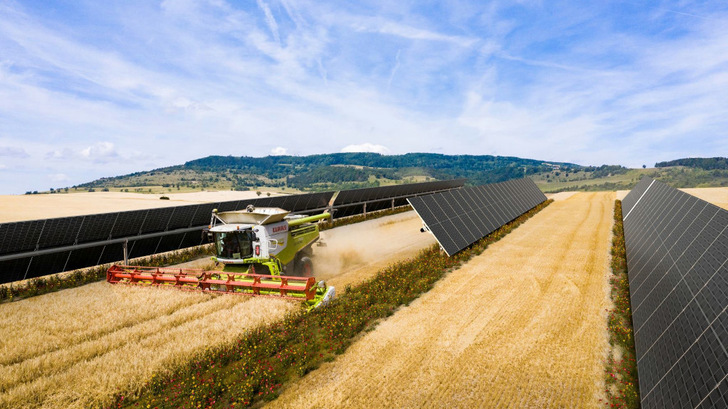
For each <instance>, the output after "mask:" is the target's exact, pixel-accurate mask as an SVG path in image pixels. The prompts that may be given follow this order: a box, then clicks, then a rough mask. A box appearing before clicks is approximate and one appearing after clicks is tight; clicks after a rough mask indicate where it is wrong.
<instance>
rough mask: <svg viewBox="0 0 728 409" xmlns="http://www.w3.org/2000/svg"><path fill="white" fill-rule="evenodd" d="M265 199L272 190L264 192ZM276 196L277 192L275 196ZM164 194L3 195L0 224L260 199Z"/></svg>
mask: <svg viewBox="0 0 728 409" xmlns="http://www.w3.org/2000/svg"><path fill="white" fill-rule="evenodd" d="M262 192H263V193H262V195H263V196H262V197H265V195H266V194H267V192H268V190H262ZM271 194H274V193H271ZM160 196H161V195H149V194H140V193H119V192H94V193H77V194H65V193H56V194H42V195H3V196H0V223H7V222H16V221H22V220H35V219H47V218H51V217H67V216H79V215H84V214H93V213H108V212H118V211H124V210H138V209H150V208H158V207H170V206H183V205H189V204H195V203H209V202H218V201H225V200H241V199H250V198H256V197H258V196H257V194H256V193H255V191H242V192H238V191H230V190H227V191H219V192H195V193H171V194H165V196H167V197H169V200H160V199H159V197H160Z"/></svg>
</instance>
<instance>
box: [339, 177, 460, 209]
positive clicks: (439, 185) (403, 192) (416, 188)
mask: <svg viewBox="0 0 728 409" xmlns="http://www.w3.org/2000/svg"><path fill="white" fill-rule="evenodd" d="M464 184H465V179H453V180H438V181H435V182H421V183H409V184H406V185H394V186H383V187H369V188H363V189H351V190H342V191H341V192H339V195H338V196H336V201H334V206H343V205H347V204H353V203H361V202H369V201H374V200H387V199H391V198H393V197H398V196H411V195H417V194H422V193H428V192H435V191H438V190H446V189H455V188H459V187H462V186H463V185H464Z"/></svg>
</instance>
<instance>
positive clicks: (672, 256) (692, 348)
mask: <svg viewBox="0 0 728 409" xmlns="http://www.w3.org/2000/svg"><path fill="white" fill-rule="evenodd" d="M623 220H624V235H625V245H626V250H627V267H628V277H629V285H630V297H631V304H632V321H633V325H634V337H635V352H636V355H637V369H638V373H639V384H640V395H641V396H640V399H641V403H642V407H643V408H671V407H674V408H698V407H705V408H709V407H716V408H717V407H720V408H725V407H728V378H727V377H728V351H727V350H726V348H727V347H728V264H727V263H726V262H727V261H728V211H726V210H724V209H721V208H719V207H717V206H714V205H712V204H710V203H708V202H705V201H703V200H700V199H698V198H696V197H694V196H691V195H689V194H687V193H684V192H681V191H679V190H676V189H673V188H671V187H669V186H668V185H666V184H664V183H662V182H659V181H656V180H653V179H651V178H647V177H644V178H642V180H641V181H640V182H639V183H638V184H637V186H636V187H635V188H634V189H633V190H632V191H631V192H630V193H629V194H628V195H627V196H626V197H625V199H624V201H623Z"/></svg>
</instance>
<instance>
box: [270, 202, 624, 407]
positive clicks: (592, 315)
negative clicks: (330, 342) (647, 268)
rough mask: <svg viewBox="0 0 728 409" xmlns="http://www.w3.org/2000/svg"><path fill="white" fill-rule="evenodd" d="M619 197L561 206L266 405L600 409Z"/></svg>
mask: <svg viewBox="0 0 728 409" xmlns="http://www.w3.org/2000/svg"><path fill="white" fill-rule="evenodd" d="M614 196H615V195H614V193H580V194H576V195H573V196H571V197H569V198H568V199H566V200H562V201H557V202H555V203H553V204H552V205H550V206H549V207H547V208H546V209H544V210H543V211H542V212H541V213H539V214H537V215H536V216H535V217H534V218H533V219H531V220H529V221H528V222H526V223H525V224H524V225H523V226H521V227H519V228H518V229H516V230H515V231H513V232H512V233H511V234H510V235H508V236H507V237H506V238H504V239H503V240H501V241H500V242H498V243H496V244H495V245H493V246H492V247H490V248H489V249H488V250H486V251H485V252H484V253H483V254H481V255H480V256H478V257H476V258H474V259H472V260H471V261H470V262H468V263H467V264H466V265H465V266H463V267H462V268H461V269H459V270H457V271H454V272H452V273H450V274H449V275H448V276H447V277H445V278H443V279H442V280H441V281H440V282H439V283H438V284H437V285H436V286H435V288H433V289H432V290H431V291H430V292H428V293H427V294H425V295H424V296H422V297H421V298H420V299H418V300H417V301H415V302H413V303H412V304H410V306H409V307H405V308H403V309H402V310H400V311H399V312H397V313H396V314H395V315H393V316H392V317H390V318H389V319H387V320H386V321H384V322H382V323H381V324H380V325H379V326H378V327H377V328H376V329H375V330H374V331H372V332H370V333H368V334H367V335H366V336H364V338H362V339H361V340H360V341H358V342H356V343H355V344H354V345H353V346H352V347H351V348H350V349H349V350H348V351H347V352H346V353H345V354H344V355H342V356H340V357H338V358H337V359H336V361H334V362H332V363H329V364H325V365H324V366H322V367H321V368H320V369H318V370H316V371H314V372H312V373H310V374H309V375H307V376H306V377H304V378H303V379H302V380H300V381H299V382H297V383H296V384H294V385H292V386H291V387H290V388H288V389H287V390H286V391H285V392H284V393H283V395H282V396H281V397H280V398H279V399H277V400H276V401H274V402H272V403H271V405H270V406H271V407H318V408H333V407H349V408H359V407H399V408H420V407H435V408H439V407H462V408H474V407H514V408H524V407H534V408H543V407H559V408H561V407H573V408H584V407H598V406H600V405H599V403H598V399H600V398H601V397H602V392H601V391H602V390H603V388H604V386H603V385H604V383H603V376H604V375H603V368H604V367H603V359H604V358H605V356H606V351H607V346H608V342H607V333H606V315H605V312H604V310H605V308H606V305H607V291H608V286H607V279H606V277H607V271H608V249H609V241H610V239H611V223H612V209H613V202H614Z"/></svg>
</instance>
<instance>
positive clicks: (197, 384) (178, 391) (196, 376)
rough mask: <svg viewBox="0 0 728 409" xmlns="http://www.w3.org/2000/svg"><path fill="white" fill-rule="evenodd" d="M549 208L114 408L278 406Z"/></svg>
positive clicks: (157, 381)
mask: <svg viewBox="0 0 728 409" xmlns="http://www.w3.org/2000/svg"><path fill="white" fill-rule="evenodd" d="M551 202H552V200H548V201H545V202H543V203H541V204H540V205H538V206H536V207H535V208H533V209H531V210H530V211H528V212H527V213H525V214H524V215H522V216H520V217H519V218H517V219H516V220H514V221H512V222H510V223H508V224H507V225H505V226H503V227H501V228H500V229H498V230H496V231H495V232H493V233H491V234H489V235H488V236H486V237H484V238H483V239H481V240H479V241H478V242H477V243H475V244H473V245H472V246H471V247H469V248H468V249H466V250H464V251H462V252H460V253H458V254H456V255H455V256H454V257H448V256H447V255H446V254H444V253H443V252H441V251H440V250H439V249H438V247H437V246H433V247H431V248H429V249H426V250H423V251H422V252H421V253H420V254H419V255H418V256H417V257H415V258H413V259H409V260H406V261H402V262H398V263H396V264H393V265H391V266H389V267H387V268H385V269H384V270H382V271H380V272H379V273H378V274H377V275H376V276H375V277H374V278H372V279H370V280H368V281H366V282H364V283H362V284H359V285H357V286H355V287H353V288H352V287H347V288H346V290H345V291H344V294H342V295H341V296H340V297H338V298H336V299H335V300H334V301H333V302H332V303H331V304H330V305H329V306H327V307H326V308H321V309H318V310H315V311H313V312H311V313H304V312H298V313H294V314H290V315H288V316H286V317H285V318H284V319H283V320H281V321H278V322H276V323H273V324H269V325H265V326H261V327H258V328H256V329H254V330H251V331H250V332H248V333H246V334H245V335H243V336H242V337H241V338H240V339H238V340H237V341H236V342H234V343H232V344H230V345H227V346H224V347H220V348H215V349H210V350H207V351H204V352H201V353H200V354H198V355H197V356H194V357H192V358H191V360H190V362H188V363H187V364H185V365H183V366H181V367H179V368H176V369H172V371H171V372H170V373H169V374H168V375H164V376H161V377H154V378H153V379H152V380H150V381H149V382H148V383H147V384H146V386H145V387H144V388H143V390H142V393H141V397H139V398H137V399H129V398H128V397H124V396H118V397H117V401H116V403H115V404H114V405H112V406H111V407H142V408H147V407H151V408H155V407H157V408H211V407H216V408H217V407H220V408H227V407H241V406H243V407H247V406H251V405H259V404H260V403H262V402H265V401H269V400H273V399H275V398H276V397H278V394H279V392H280V391H281V388H282V387H283V385H284V384H286V383H289V382H293V381H295V380H296V379H298V378H300V377H302V376H304V375H305V374H306V373H308V372H310V371H312V370H314V369H316V368H318V367H319V366H320V365H321V364H322V363H323V362H330V361H333V360H334V359H335V357H336V355H338V354H341V353H343V352H344V351H346V349H347V348H348V347H349V345H351V344H352V343H353V342H354V341H355V340H356V339H357V337H358V336H359V335H360V334H362V332H363V331H366V330H369V329H372V328H374V326H375V325H376V323H377V322H378V320H380V319H383V318H386V317H388V316H390V315H392V314H393V313H394V312H395V311H396V310H397V309H398V308H399V307H400V306H402V305H408V304H409V303H410V302H411V301H413V300H414V299H416V298H417V297H419V296H420V295H421V294H423V293H425V292H427V291H429V290H430V289H431V288H432V287H433V286H434V284H435V282H436V281H437V280H439V279H440V278H442V277H443V276H444V275H445V274H446V273H447V272H449V271H451V270H452V269H454V268H457V267H458V266H460V265H462V264H463V263H465V262H466V261H467V260H469V259H470V258H472V257H474V256H476V255H478V254H480V253H482V252H483V251H484V250H485V249H486V248H487V247H488V246H489V245H490V244H492V243H494V242H496V241H498V240H500V239H501V238H502V237H504V236H505V235H506V234H508V233H509V232H511V231H512V230H513V229H515V228H516V227H518V226H519V225H520V224H522V223H523V222H525V221H526V220H527V219H528V218H530V217H532V216H533V215H534V214H536V213H538V212H539V211H540V210H542V209H543V208H544V207H546V206H548V205H549V204H550V203H551ZM413 234H417V233H413Z"/></svg>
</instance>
